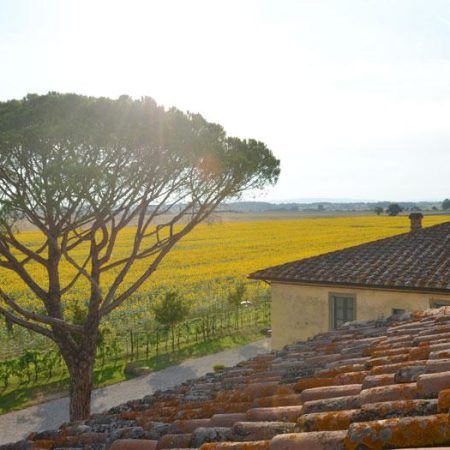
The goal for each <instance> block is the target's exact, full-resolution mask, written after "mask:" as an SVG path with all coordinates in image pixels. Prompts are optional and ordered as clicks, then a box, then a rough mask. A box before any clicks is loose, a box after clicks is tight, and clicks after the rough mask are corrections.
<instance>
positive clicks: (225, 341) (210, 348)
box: [0, 330, 262, 414]
mask: <svg viewBox="0 0 450 450" xmlns="http://www.w3.org/2000/svg"><path fill="white" fill-rule="evenodd" d="M258 339H262V335H261V334H260V333H259V331H257V330H248V331H245V332H244V331H242V332H240V333H236V334H233V335H230V336H225V337H219V338H212V339H209V340H208V341H205V342H201V343H198V344H191V345H188V346H185V347H182V348H181V349H180V350H177V351H175V352H174V353H169V354H164V355H160V356H152V357H151V358H149V359H141V360H139V361H135V362H136V363H137V365H138V366H140V367H148V368H149V369H151V370H152V371H158V370H162V369H164V368H166V367H169V366H173V365H176V364H179V363H180V362H182V361H184V360H186V359H188V358H199V357H201V356H205V355H210V354H213V353H217V352H221V351H224V350H229V349H233V348H236V347H240V346H241V345H245V344H249V343H251V342H254V341H256V340H258ZM124 367H125V362H124V361H120V362H119V363H118V364H116V366H114V365H107V366H106V367H104V368H103V369H102V370H100V369H97V370H96V371H95V387H96V388H99V387H104V386H109V385H111V384H115V383H118V382H120V381H126V380H129V379H131V378H132V377H130V376H127V375H125V374H124ZM211 372H213V367H211ZM39 381H40V384H38V385H32V386H29V385H26V384H24V385H23V386H21V387H19V388H13V389H9V388H7V389H3V390H0V414H5V413H8V412H11V411H16V410H20V409H23V408H26V407H28V406H32V405H36V404H39V403H43V402H46V401H49V400H52V399H55V398H61V397H65V396H67V395H68V391H69V380H68V378H64V379H56V377H54V378H53V379H50V380H47V381H46V380H39ZM39 381H38V382H39Z"/></svg>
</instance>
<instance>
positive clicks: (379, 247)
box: [250, 222, 450, 292]
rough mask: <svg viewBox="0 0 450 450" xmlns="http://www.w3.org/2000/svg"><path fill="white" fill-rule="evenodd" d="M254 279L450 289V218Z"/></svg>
mask: <svg viewBox="0 0 450 450" xmlns="http://www.w3.org/2000/svg"><path fill="white" fill-rule="evenodd" d="M250 278H253V279H258V280H268V281H280V282H289V283H309V284H311V283H312V284H328V285H346V286H367V287H372V288H391V289H392V288H395V289H402V290H403V289H406V290H426V291H438V292H443V291H445V292H448V291H450V222H446V223H443V224H440V225H435V226H433V227H429V228H424V229H421V230H417V231H412V232H408V233H405V234H400V235H397V236H393V237H390V238H387V239H381V240H377V241H373V242H369V243H367V244H362V245H358V246H355V247H350V248H346V249H344V250H338V251H335V252H331V253H325V254H323V255H319V256H314V257H311V258H306V259H301V260H298V261H294V262H290V263H287V264H282V265H280V266H275V267H269V268H267V269H263V270H259V271H257V272H254V273H252V274H251V275H250Z"/></svg>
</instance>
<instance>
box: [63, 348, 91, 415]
mask: <svg viewBox="0 0 450 450" xmlns="http://www.w3.org/2000/svg"><path fill="white" fill-rule="evenodd" d="M95 350H96V349H95V346H94V348H93V349H92V348H88V349H83V350H82V351H80V352H79V354H78V355H70V357H69V358H67V359H66V365H67V368H68V370H69V376H70V420H71V421H72V422H73V421H77V420H85V419H87V418H88V417H89V416H90V414H91V393H92V388H93V385H94V364H95Z"/></svg>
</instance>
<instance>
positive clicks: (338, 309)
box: [330, 294, 356, 330]
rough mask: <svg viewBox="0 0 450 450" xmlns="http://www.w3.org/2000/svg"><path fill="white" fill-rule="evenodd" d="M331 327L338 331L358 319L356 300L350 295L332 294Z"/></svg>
mask: <svg viewBox="0 0 450 450" xmlns="http://www.w3.org/2000/svg"><path fill="white" fill-rule="evenodd" d="M330 319H331V320H330V327H331V329H333V330H336V329H337V328H339V327H340V326H342V325H344V323H346V322H351V321H353V320H355V319H356V298H355V296H353V295H349V294H347V295H346V294H342V295H341V294H330Z"/></svg>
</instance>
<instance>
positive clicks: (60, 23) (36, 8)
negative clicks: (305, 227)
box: [0, 0, 450, 200]
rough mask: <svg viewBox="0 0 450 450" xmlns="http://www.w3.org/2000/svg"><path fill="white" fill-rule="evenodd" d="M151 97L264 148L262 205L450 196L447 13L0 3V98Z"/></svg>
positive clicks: (333, 2)
mask: <svg viewBox="0 0 450 450" xmlns="http://www.w3.org/2000/svg"><path fill="white" fill-rule="evenodd" d="M50 90H52V91H61V92H76V93H80V94H88V95H106V96H111V97H117V96H119V95H121V94H129V95H132V96H133V97H140V96H142V95H150V96H152V97H154V98H155V99H156V100H157V101H158V102H159V103H162V104H164V105H166V106H171V105H175V106H177V107H179V108H181V109H188V110H191V111H195V112H200V113H201V114H203V115H204V116H205V117H206V118H207V119H208V120H211V121H217V122H219V123H221V124H222V125H223V126H224V127H225V128H226V130H227V131H228V132H229V133H230V134H234V135H238V136H240V137H254V138H257V139H260V140H263V141H265V142H266V143H267V144H268V145H269V147H270V148H271V149H272V150H273V151H274V153H275V154H276V155H277V156H278V157H279V158H281V161H282V176H281V179H280V182H279V184H278V186H277V187H275V188H274V189H269V190H267V191H266V193H265V195H263V196H260V197H259V198H260V199H262V200H265V199H269V200H271V199H292V198H299V197H301V198H304V197H315V198H317V197H320V198H324V197H327V198H353V199H354V198H360V199H381V200H384V199H386V200H389V199H396V200H422V199H441V198H444V197H450V126H449V124H450V1H440V0H421V1H414V0H389V1H383V0H352V1H350V0H329V1H325V0H310V1H306V0H303V1H302V0H292V1H287V0H271V1H269V0H266V1H261V0H259V1H256V0H255V1H250V0H240V1H234V0H215V1H211V0H205V1H197V0H189V1H186V0H180V1H172V0H161V1H152V0H146V1H144V0H143V1H137V0H127V1H114V0H108V1H103V0H90V1H87V0H73V1H71V0H0V100H5V99H9V98H20V97H23V96H24V95H26V94H27V93H29V92H37V93H45V92H47V91H50Z"/></svg>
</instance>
